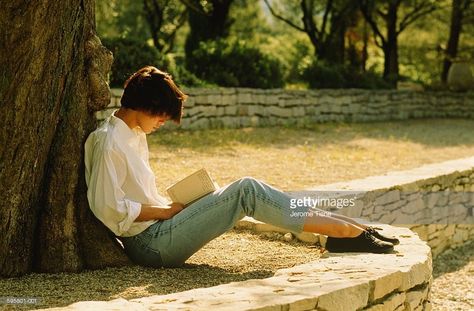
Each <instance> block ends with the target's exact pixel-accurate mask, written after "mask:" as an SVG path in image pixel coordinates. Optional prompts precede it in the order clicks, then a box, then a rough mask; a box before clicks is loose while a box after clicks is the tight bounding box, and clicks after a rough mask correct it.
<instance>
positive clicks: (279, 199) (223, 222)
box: [120, 177, 305, 267]
mask: <svg viewBox="0 0 474 311" xmlns="http://www.w3.org/2000/svg"><path fill="white" fill-rule="evenodd" d="M290 199H291V197H290V196H289V195H287V194H285V193H283V192H281V191H279V190H277V189H275V188H273V187H271V186H269V185H267V184H265V183H263V182H261V181H258V180H256V179H253V178H250V177H245V178H242V179H239V180H237V181H235V182H233V183H231V184H229V185H227V186H225V187H223V188H221V189H219V190H217V191H215V192H214V193H211V194H209V195H207V196H205V197H204V198H202V199H200V200H198V201H196V202H194V203H193V204H191V205H189V206H188V207H186V208H185V209H183V210H182V211H181V212H179V213H178V214H176V215H175V216H174V217H173V218H171V219H168V220H162V221H159V222H157V223H155V224H153V225H151V226H150V227H148V228H147V229H146V230H145V231H143V232H141V233H139V234H137V235H135V236H132V237H120V240H121V241H122V243H123V245H124V248H125V252H126V254H127V255H128V257H129V258H130V259H131V260H132V261H133V262H134V263H136V264H139V265H143V266H151V267H162V266H164V267H179V266H181V265H183V264H184V262H185V261H186V260H187V259H188V258H189V257H191V256H192V255H193V254H194V253H195V252H197V251H198V250H199V249H200V248H202V247H203V246H204V245H205V244H207V243H208V242H209V241H211V240H212V239H214V238H216V237H218V236H219V235H221V234H223V233H224V232H226V231H228V230H229V229H232V228H233V227H234V225H235V223H236V222H237V221H238V220H240V219H242V218H243V217H244V216H245V215H247V216H250V217H253V218H255V219H257V220H259V221H262V222H265V223H268V224H272V225H275V226H278V227H281V228H285V229H287V230H288V231H291V232H295V233H300V232H301V231H303V226H304V223H305V218H304V217H293V216H290V215H291V213H292V212H294V211H295V209H291V208H290Z"/></svg>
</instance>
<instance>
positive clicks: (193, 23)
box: [181, 0, 233, 60]
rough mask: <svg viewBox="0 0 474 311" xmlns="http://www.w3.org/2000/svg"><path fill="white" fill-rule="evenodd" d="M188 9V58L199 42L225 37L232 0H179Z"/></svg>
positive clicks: (229, 23)
mask: <svg viewBox="0 0 474 311" xmlns="http://www.w3.org/2000/svg"><path fill="white" fill-rule="evenodd" d="M181 2H182V3H183V4H184V5H186V7H187V8H188V10H189V13H188V24H189V28H190V31H189V34H188V36H187V38H186V43H185V52H186V58H187V59H188V60H190V59H191V58H192V53H193V51H194V50H196V49H197V48H198V47H199V43H200V42H205V41H215V40H217V39H220V38H226V37H227V36H228V35H229V29H230V26H231V25H232V20H230V19H229V11H230V7H231V5H232V2H233V0H210V1H200V0H181Z"/></svg>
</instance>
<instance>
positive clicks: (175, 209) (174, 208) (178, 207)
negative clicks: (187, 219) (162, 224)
mask: <svg viewBox="0 0 474 311" xmlns="http://www.w3.org/2000/svg"><path fill="white" fill-rule="evenodd" d="M168 205H169V206H170V208H169V209H168V210H169V218H168V219H170V218H173V216H174V215H176V214H178V213H179V212H181V211H182V210H183V209H184V205H183V204H181V203H178V202H173V203H171V204H168Z"/></svg>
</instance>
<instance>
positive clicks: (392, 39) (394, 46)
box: [382, 1, 398, 86]
mask: <svg viewBox="0 0 474 311" xmlns="http://www.w3.org/2000/svg"><path fill="white" fill-rule="evenodd" d="M397 10H398V7H397V4H396V3H394V2H393V1H390V3H389V7H388V12H387V17H386V18H387V19H386V23H387V41H386V43H385V45H384V46H383V47H382V48H383V52H384V71H383V77H384V79H385V80H386V81H389V82H390V83H391V84H392V85H393V86H396V85H397V81H398V42H397V41H398V38H397V37H398V34H397Z"/></svg>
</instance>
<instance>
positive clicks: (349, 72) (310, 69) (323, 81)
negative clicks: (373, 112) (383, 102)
mask: <svg viewBox="0 0 474 311" xmlns="http://www.w3.org/2000/svg"><path fill="white" fill-rule="evenodd" d="M300 71H301V75H302V78H303V80H304V81H306V82H307V83H308V85H309V87H310V88H313V89H322V88H326V89H340V88H360V89H388V88H391V85H390V83H388V82H387V81H385V80H384V79H383V78H382V77H381V76H380V75H379V74H377V73H375V72H374V71H372V70H369V71H366V72H363V71H360V70H357V69H355V68H352V67H349V66H342V65H332V64H331V65H330V64H327V63H325V62H322V61H318V62H311V63H309V64H307V65H306V66H304V67H303V68H301V69H300Z"/></svg>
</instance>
